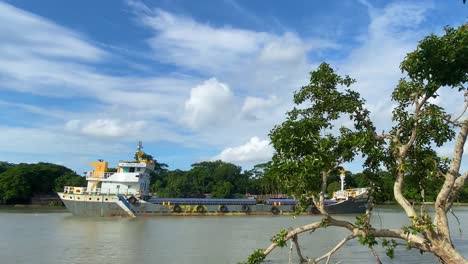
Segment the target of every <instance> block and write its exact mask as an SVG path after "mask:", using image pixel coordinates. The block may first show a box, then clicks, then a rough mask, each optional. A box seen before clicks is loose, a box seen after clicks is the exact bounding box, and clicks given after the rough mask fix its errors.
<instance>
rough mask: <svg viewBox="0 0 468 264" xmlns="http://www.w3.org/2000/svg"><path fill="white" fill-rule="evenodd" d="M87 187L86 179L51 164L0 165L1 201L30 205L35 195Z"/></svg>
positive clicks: (62, 167)
mask: <svg viewBox="0 0 468 264" xmlns="http://www.w3.org/2000/svg"><path fill="white" fill-rule="evenodd" d="M65 185H71V186H85V185H86V180H85V178H84V177H81V176H79V175H77V174H76V173H75V172H73V171H72V170H70V169H68V168H66V167H64V166H60V165H55V164H51V163H42V162H41V163H37V164H25V163H21V164H11V163H6V162H1V163H0V201H1V202H2V203H28V202H29V201H30V200H31V197H33V195H43V194H53V193H54V192H56V191H62V190H63V186H65Z"/></svg>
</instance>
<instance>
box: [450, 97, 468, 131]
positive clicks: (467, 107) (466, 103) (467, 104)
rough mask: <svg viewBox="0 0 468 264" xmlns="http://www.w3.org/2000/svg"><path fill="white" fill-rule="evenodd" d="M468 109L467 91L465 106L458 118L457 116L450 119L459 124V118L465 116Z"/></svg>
mask: <svg viewBox="0 0 468 264" xmlns="http://www.w3.org/2000/svg"><path fill="white" fill-rule="evenodd" d="M467 109H468V92H465V108H464V109H463V111H462V113H461V114H460V115H459V116H458V117H457V118H455V119H454V120H453V121H450V122H451V123H453V124H457V123H458V120H459V119H460V118H462V117H463V115H464V114H465V113H466V110H467Z"/></svg>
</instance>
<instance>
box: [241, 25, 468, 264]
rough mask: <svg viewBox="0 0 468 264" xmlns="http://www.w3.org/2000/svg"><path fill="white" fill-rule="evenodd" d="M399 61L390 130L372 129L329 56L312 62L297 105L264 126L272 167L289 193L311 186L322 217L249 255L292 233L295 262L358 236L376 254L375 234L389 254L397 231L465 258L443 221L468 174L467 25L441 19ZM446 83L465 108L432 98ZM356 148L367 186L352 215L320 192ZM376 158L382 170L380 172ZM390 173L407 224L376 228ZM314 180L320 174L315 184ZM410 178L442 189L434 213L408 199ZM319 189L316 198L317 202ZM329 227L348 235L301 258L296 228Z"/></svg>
mask: <svg viewBox="0 0 468 264" xmlns="http://www.w3.org/2000/svg"><path fill="white" fill-rule="evenodd" d="M401 70H402V71H403V72H404V73H405V74H406V77H405V78H403V79H401V80H400V82H399V83H398V85H397V86H396V88H395V90H394V91H393V94H392V100H393V101H394V102H395V104H396V107H395V108H394V110H393V117H392V121H393V122H394V124H395V125H394V126H393V127H392V129H391V130H390V131H389V132H388V133H385V132H383V133H377V132H376V128H375V127H374V126H373V124H372V122H371V120H370V118H369V111H367V110H366V109H365V107H364V104H363V100H362V99H361V98H360V97H359V94H357V93H356V92H354V91H352V90H351V89H350V88H349V87H350V86H351V84H352V83H353V82H354V81H353V80H352V79H351V78H349V77H348V76H345V77H341V76H339V75H337V74H336V73H334V71H333V69H331V68H330V67H329V66H328V65H327V64H321V65H320V66H319V68H318V69H317V70H316V71H313V72H312V73H311V78H310V83H309V85H307V86H304V87H302V88H301V89H300V90H299V91H298V92H297V93H295V95H294V102H295V103H296V104H297V105H298V106H297V108H294V109H293V110H292V111H290V112H288V114H287V120H286V121H285V122H284V123H282V124H281V125H278V126H276V127H275V128H274V129H273V130H272V132H271V134H270V137H271V140H272V144H273V146H274V148H275V151H276V152H275V154H274V157H273V167H274V168H275V170H276V171H277V172H278V173H277V174H276V175H277V177H280V178H281V179H282V181H281V182H282V183H284V187H285V188H286V189H287V190H288V192H289V193H291V194H293V195H295V196H303V194H304V193H306V192H307V191H308V190H316V192H315V193H314V192H312V193H310V192H309V193H308V194H307V195H309V196H311V197H312V198H313V201H314V203H315V204H316V206H317V207H318V209H319V210H320V213H321V214H322V215H323V220H322V221H320V222H315V223H311V224H308V225H305V226H302V227H299V228H296V229H292V230H289V231H287V232H286V231H282V232H280V233H279V234H278V235H276V236H274V237H273V238H272V242H273V243H272V244H271V245H270V246H269V247H268V248H267V249H265V250H256V251H255V252H254V253H253V254H252V255H251V256H250V257H249V260H248V263H260V262H261V261H263V260H264V259H265V258H266V256H267V255H268V254H269V253H270V252H272V250H274V249H275V248H276V247H278V246H285V245H286V241H288V240H291V243H292V244H295V245H296V249H297V253H298V255H299V257H300V259H301V262H304V263H305V262H307V263H316V262H319V261H322V260H325V259H327V262H328V260H329V258H330V256H331V255H332V254H333V253H334V252H335V251H336V250H338V249H339V248H340V247H341V246H343V245H344V244H345V243H346V242H348V241H350V240H353V239H355V238H359V241H360V243H361V244H363V245H366V246H367V247H368V248H369V249H370V251H371V252H372V254H374V255H375V256H376V259H377V261H378V262H380V260H379V258H378V255H377V254H376V253H375V251H374V246H375V245H377V244H378V243H379V242H380V243H381V245H382V246H383V247H385V248H386V252H387V255H388V256H389V257H392V256H393V251H394V248H395V247H396V246H397V245H398V244H397V242H396V240H400V241H405V242H406V246H407V247H408V248H414V249H417V250H419V251H420V252H422V253H423V252H430V253H432V254H434V255H435V256H437V257H438V258H439V259H440V261H441V262H443V263H468V261H467V260H466V259H465V258H464V257H463V256H462V255H461V254H460V253H459V252H458V251H457V250H456V249H455V247H454V245H453V243H452V239H451V237H450V229H449V224H448V220H447V213H448V212H449V210H450V209H451V207H452V205H453V202H454V201H455V200H456V199H457V196H458V195H459V193H460V192H461V191H462V189H463V188H464V184H465V181H466V178H467V177H468V172H467V171H465V172H463V173H460V167H461V162H462V156H463V148H464V146H465V142H466V137H467V134H468V118H467V117H466V115H465V111H466V109H467V107H468V89H467V87H465V86H464V85H466V83H467V82H468V24H465V25H462V26H461V27H459V28H457V29H454V28H446V29H445V34H444V35H443V36H440V37H439V36H436V35H430V36H428V37H426V38H424V39H423V40H422V41H421V42H420V43H419V44H418V46H417V48H416V50H415V51H413V52H411V53H409V54H408V55H407V56H406V58H405V59H404V61H403V62H402V63H401ZM443 89H455V90H456V91H458V92H459V93H461V94H462V95H463V96H464V97H465V105H464V108H463V110H462V113H458V114H456V115H450V114H448V113H446V111H445V109H443V108H442V106H440V105H437V104H436V103H435V102H436V101H434V100H430V99H432V98H437V97H438V96H439V93H440V91H441V90H443ZM346 117H347V118H349V119H350V121H351V123H352V125H349V126H347V127H341V128H339V130H337V129H336V128H335V127H334V124H336V123H337V122H338V121H340V120H341V119H340V118H346ZM340 123H342V122H340ZM452 140H454V146H453V155H452V157H450V158H443V157H439V156H438V155H437V152H436V151H435V147H442V146H447V144H450V142H451V141H452ZM448 146H450V145H448ZM357 154H362V155H363V156H364V157H365V162H364V166H365V170H364V171H363V178H365V179H367V180H368V182H369V184H370V186H371V187H372V188H371V193H370V194H371V199H370V201H369V204H368V208H367V212H366V214H364V215H362V216H360V217H358V218H357V221H356V222H355V223H352V222H349V221H344V220H340V219H336V218H334V217H332V216H330V215H328V214H327V212H326V210H324V207H323V199H324V194H325V193H326V190H327V177H328V176H329V175H330V174H331V172H332V171H333V170H334V169H336V168H337V167H338V166H339V165H340V164H341V163H342V162H346V161H351V160H353V158H354V157H355V155H357ZM382 167H384V168H385V169H386V171H387V172H383V171H382ZM382 176H384V177H382ZM389 179H391V182H392V183H393V195H394V199H395V200H396V202H397V203H398V204H399V205H400V206H401V207H402V208H403V210H404V212H405V213H406V215H407V216H408V219H409V220H410V223H411V224H410V225H409V226H403V227H402V228H401V229H378V228H375V227H373V226H372V225H371V222H370V219H371V216H372V197H373V196H374V195H373V194H374V193H373V190H375V189H377V188H388V184H387V183H389ZM313 181H315V182H317V181H321V186H316V183H313ZM383 183H385V184H383ZM405 184H408V186H406V187H405ZM411 185H412V186H414V187H413V188H416V189H417V190H419V191H420V192H419V193H420V199H421V200H422V201H424V200H425V199H426V197H425V190H427V189H429V188H433V189H436V188H437V189H438V192H437V195H435V197H434V199H435V205H434V209H435V216H434V219H432V218H431V217H430V216H429V214H428V213H427V212H426V211H425V207H424V206H422V207H421V210H420V211H419V210H416V207H415V206H414V204H413V203H411V202H410V201H409V199H410V197H414V196H415V195H416V194H415V193H410V192H409V191H410V190H411ZM408 187H410V188H408ZM317 196H318V199H319V200H320V203H317V202H316V201H317ZM302 200H303V199H301V200H300V201H302ZM327 226H336V227H341V228H343V229H345V230H347V231H349V234H348V235H347V236H345V237H344V238H343V240H341V242H340V243H338V244H337V245H336V247H334V248H333V249H332V250H331V251H329V252H327V253H326V254H324V255H323V256H321V257H318V258H315V259H305V258H303V257H302V254H301V251H300V247H299V244H298V235H299V234H301V233H303V232H310V231H314V230H316V229H319V228H323V227H327Z"/></svg>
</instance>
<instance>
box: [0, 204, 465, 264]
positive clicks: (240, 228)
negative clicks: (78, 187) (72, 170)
mask: <svg viewBox="0 0 468 264" xmlns="http://www.w3.org/2000/svg"><path fill="white" fill-rule="evenodd" d="M454 211H455V213H456V215H457V216H458V218H459V220H460V222H461V223H460V225H458V223H457V221H456V220H455V218H454V217H453V216H450V223H451V227H452V231H453V238H454V243H455V245H456V246H457V248H458V249H459V250H460V252H462V253H463V254H464V255H465V256H466V257H468V207H464V206H460V207H455V208H454ZM336 217H337V218H341V219H346V220H350V221H353V222H354V221H355V217H356V216H355V215H342V216H336ZM319 220H320V217H319V216H299V217H297V218H295V219H293V218H292V217H291V216H229V217H227V216H225V217H214V216H209V217H169V216H167V217H162V216H160V217H148V218H137V219H128V218H81V217H74V216H72V215H71V214H69V213H68V212H66V211H54V212H51V211H44V210H39V211H37V210H32V209H11V208H9V209H5V208H3V209H0V234H1V239H0V263H1V264H3V263H6V264H9V263H27V264H29V263H34V264H42V263H44V264H54V263H99V264H101V263H138V264H147V263H194V264H211V263H213V264H220V263H229V264H231V263H234V264H235V263H238V262H241V261H245V260H246V258H247V256H248V255H249V254H250V253H251V252H252V250H253V249H255V248H265V247H267V246H268V245H269V243H270V241H269V240H270V238H271V236H272V235H274V234H276V233H278V231H279V230H281V229H287V228H289V227H297V226H300V225H304V224H307V223H311V222H315V221H319ZM373 222H374V225H375V227H379V226H380V225H381V224H382V225H383V226H384V227H388V228H399V227H401V226H402V225H405V224H406V225H407V224H408V220H407V218H406V217H405V215H404V214H403V212H402V211H401V210H399V209H398V208H396V207H385V208H377V209H376V210H375V212H374V218H373ZM459 228H461V229H462V230H463V231H464V232H466V235H465V233H460V232H459ZM346 234H347V233H346V232H345V231H344V230H342V229H338V228H331V227H330V228H326V229H324V230H319V231H316V232H314V233H306V234H303V235H302V236H300V237H299V242H300V243H301V244H302V250H303V254H304V255H305V256H309V257H317V256H319V255H322V254H323V253H325V252H327V251H328V250H330V249H331V248H332V247H333V246H334V245H335V244H336V243H337V242H338V241H340V240H341V239H342V238H343V237H344V236H345V235H346ZM376 250H377V252H378V253H379V254H380V257H381V258H382V261H383V262H384V263H437V259H436V258H434V257H433V256H432V255H430V254H427V253H425V254H423V255H421V254H420V253H419V251H417V250H406V248H405V247H403V246H400V247H397V249H396V252H395V256H396V257H395V259H393V260H391V259H389V258H388V257H386V256H385V253H384V250H383V249H382V247H381V246H380V245H379V246H376ZM288 251H289V250H288V248H283V249H278V250H276V251H275V252H274V254H272V255H270V256H269V257H268V259H267V261H266V262H265V263H271V264H273V263H287V262H288ZM293 256H294V257H296V256H295V255H293ZM337 262H339V263H375V260H374V257H373V256H372V255H371V254H370V252H369V250H368V249H367V248H366V247H364V246H361V245H360V244H359V242H358V241H357V240H354V241H351V242H348V244H346V245H345V246H343V248H342V249H341V250H340V251H338V252H337V254H336V255H334V257H333V258H332V261H331V263H337ZM293 263H297V261H295V262H293Z"/></svg>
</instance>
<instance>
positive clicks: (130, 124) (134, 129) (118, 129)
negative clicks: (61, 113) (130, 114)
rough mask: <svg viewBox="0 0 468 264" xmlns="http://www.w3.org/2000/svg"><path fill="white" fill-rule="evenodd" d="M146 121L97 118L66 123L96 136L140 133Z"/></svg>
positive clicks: (66, 126)
mask: <svg viewBox="0 0 468 264" xmlns="http://www.w3.org/2000/svg"><path fill="white" fill-rule="evenodd" d="M145 126H146V122H145V121H122V120H119V119H96V120H91V121H87V122H86V121H82V120H77V119H73V120H70V121H68V122H67V123H66V124H65V129H66V130H68V131H71V132H79V133H82V134H84V135H88V136H95V137H123V136H129V135H135V134H140V133H139V132H140V131H141V130H143V129H145Z"/></svg>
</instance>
